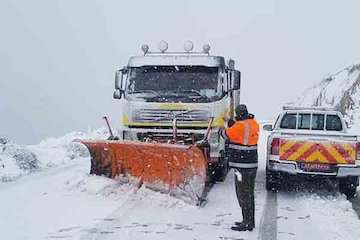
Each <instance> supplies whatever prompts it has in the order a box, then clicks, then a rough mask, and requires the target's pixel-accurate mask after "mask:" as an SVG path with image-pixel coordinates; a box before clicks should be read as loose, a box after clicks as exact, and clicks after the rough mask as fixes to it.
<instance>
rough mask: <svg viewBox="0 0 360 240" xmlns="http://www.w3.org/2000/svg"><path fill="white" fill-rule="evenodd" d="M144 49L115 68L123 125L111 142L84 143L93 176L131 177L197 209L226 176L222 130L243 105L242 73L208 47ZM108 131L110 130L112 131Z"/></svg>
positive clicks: (111, 138) (187, 44) (163, 45)
mask: <svg viewBox="0 0 360 240" xmlns="http://www.w3.org/2000/svg"><path fill="white" fill-rule="evenodd" d="M158 49H159V51H157V52H151V51H150V50H149V46H148V45H143V46H142V51H143V54H142V55H140V56H133V57H131V58H130V59H129V61H128V64H127V66H125V67H123V68H121V69H120V70H118V71H116V74H115V91H114V94H113V97H114V98H115V99H117V100H119V106H121V107H120V110H121V124H119V125H120V128H119V130H118V132H117V134H116V136H114V135H113V134H112V133H111V135H112V136H111V137H110V138H109V139H108V140H91V141H90V140H89V141H82V143H83V144H85V145H86V147H87V148H88V150H89V152H90V155H91V171H90V173H91V174H96V175H104V176H107V177H111V178H116V177H118V176H129V177H134V178H135V179H138V180H139V183H140V184H139V185H145V186H146V187H149V188H151V189H154V190H158V191H161V192H166V193H169V194H171V195H175V196H180V197H181V198H183V199H187V200H191V202H193V203H196V204H199V203H200V202H202V201H203V200H204V199H205V198H206V189H207V186H209V184H210V183H214V182H215V181H223V180H224V179H225V177H226V175H227V173H228V169H229V168H228V161H227V158H226V147H225V142H224V140H223V139H222V138H221V137H220V135H219V128H221V127H224V124H225V122H224V120H223V118H224V116H226V117H228V118H229V117H230V118H231V117H233V115H234V106H236V105H237V104H239V102H240V83H241V77H240V71H238V70H235V67H234V66H235V62H234V61H233V60H231V59H230V60H228V61H225V59H224V57H222V56H212V55H210V52H209V51H210V46H209V45H208V44H206V45H204V46H203V49H202V51H199V52H195V51H193V43H192V42H190V41H188V42H186V43H185V45H184V51H183V52H167V49H168V44H167V43H166V42H165V41H162V42H160V43H159V45H158ZM110 130H111V128H110Z"/></svg>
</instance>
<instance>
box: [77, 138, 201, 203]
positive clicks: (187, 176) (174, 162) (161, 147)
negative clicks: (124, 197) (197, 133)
mask: <svg viewBox="0 0 360 240" xmlns="http://www.w3.org/2000/svg"><path fill="white" fill-rule="evenodd" d="M81 142H82V143H83V144H85V145H86V147H87V148H88V150H89V152H90V155H91V171H90V174H96V175H105V176H107V177H111V178H116V177H117V176H132V177H136V178H138V179H139V180H140V182H141V183H142V184H143V185H145V186H147V187H149V188H151V189H155V190H158V191H161V192H166V193H170V194H171V195H175V196H178V195H180V196H181V197H185V198H184V199H186V200H191V202H194V201H195V202H196V201H199V200H200V199H201V197H202V194H203V192H204V190H205V183H206V176H207V174H206V172H207V163H208V161H207V156H206V155H205V154H204V151H203V150H202V149H200V148H199V147H197V146H195V145H180V144H163V143H143V142H137V141H112V140H102V141H81Z"/></svg>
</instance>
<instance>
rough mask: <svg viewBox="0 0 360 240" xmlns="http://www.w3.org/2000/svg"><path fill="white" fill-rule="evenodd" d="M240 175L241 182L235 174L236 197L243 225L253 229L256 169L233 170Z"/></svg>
mask: <svg viewBox="0 0 360 240" xmlns="http://www.w3.org/2000/svg"><path fill="white" fill-rule="evenodd" d="M234 171H235V172H236V171H239V172H240V173H241V181H239V179H238V178H237V176H236V174H235V189H236V196H237V199H238V202H239V205H240V207H241V211H242V216H243V223H245V224H249V225H252V226H253V227H255V197H254V189H255V178H256V171H257V168H235V169H234Z"/></svg>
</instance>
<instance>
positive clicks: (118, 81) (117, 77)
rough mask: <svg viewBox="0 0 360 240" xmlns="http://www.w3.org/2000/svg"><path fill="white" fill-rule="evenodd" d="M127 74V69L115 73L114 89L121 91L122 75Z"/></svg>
mask: <svg viewBox="0 0 360 240" xmlns="http://www.w3.org/2000/svg"><path fill="white" fill-rule="evenodd" d="M127 73H128V69H127V68H126V67H123V68H122V69H120V70H118V71H116V72H115V89H122V87H123V79H124V75H125V74H127Z"/></svg>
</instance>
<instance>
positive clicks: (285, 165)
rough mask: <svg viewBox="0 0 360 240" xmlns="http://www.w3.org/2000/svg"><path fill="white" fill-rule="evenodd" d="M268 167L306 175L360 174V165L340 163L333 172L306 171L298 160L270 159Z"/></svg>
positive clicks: (341, 175)
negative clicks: (299, 164) (301, 167)
mask: <svg viewBox="0 0 360 240" xmlns="http://www.w3.org/2000/svg"><path fill="white" fill-rule="evenodd" d="M268 169H269V170H271V171H275V172H285V173H288V174H292V175H296V174H306V175H319V176H335V177H339V178H340V177H349V176H360V165H353V166H347V165H338V166H336V167H335V168H334V171H333V172H316V171H311V172H308V171H304V170H302V169H300V168H299V167H298V165H297V163H296V162H293V161H283V160H277V159H273V160H271V159H270V160H269V162H268Z"/></svg>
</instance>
